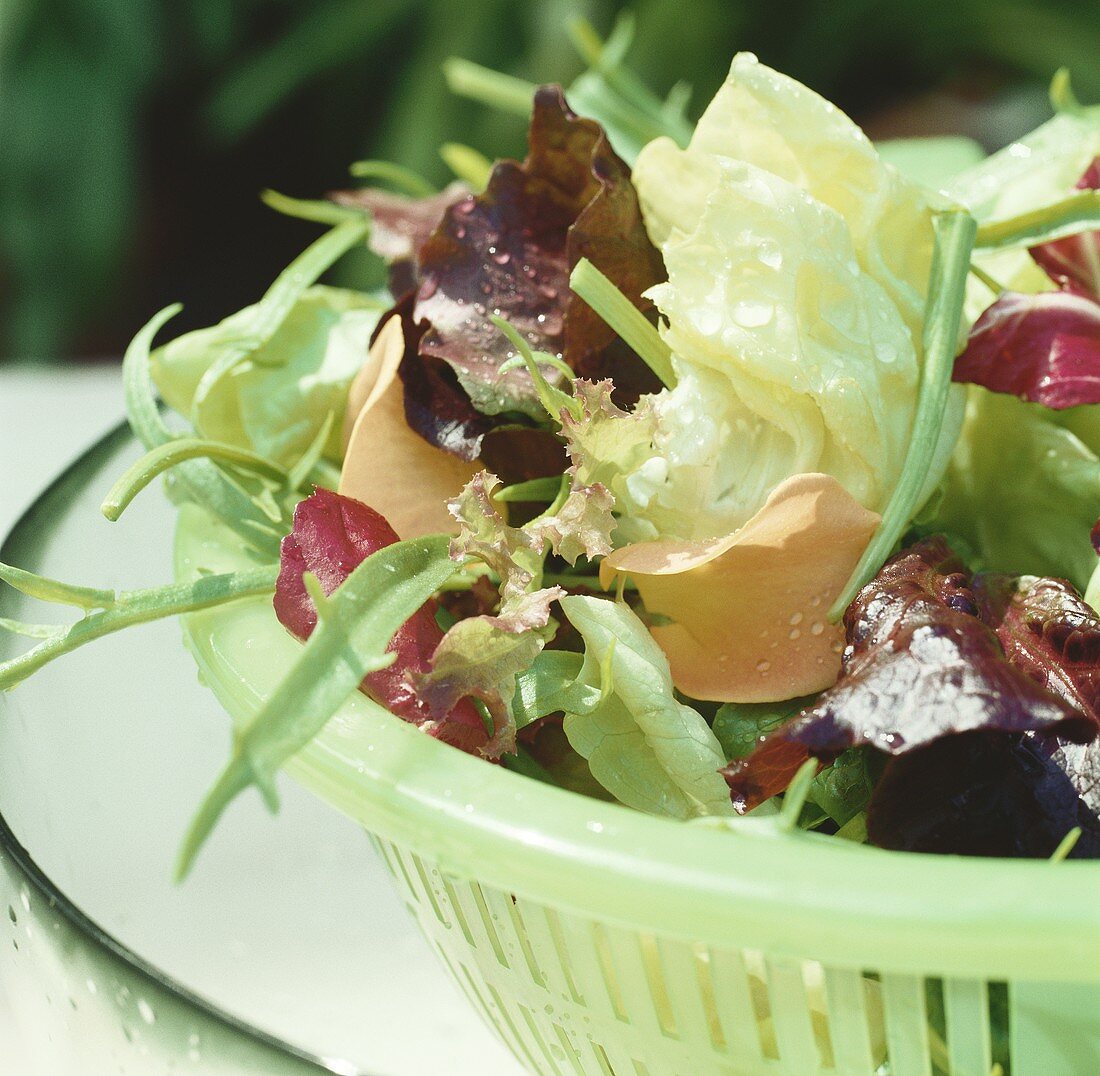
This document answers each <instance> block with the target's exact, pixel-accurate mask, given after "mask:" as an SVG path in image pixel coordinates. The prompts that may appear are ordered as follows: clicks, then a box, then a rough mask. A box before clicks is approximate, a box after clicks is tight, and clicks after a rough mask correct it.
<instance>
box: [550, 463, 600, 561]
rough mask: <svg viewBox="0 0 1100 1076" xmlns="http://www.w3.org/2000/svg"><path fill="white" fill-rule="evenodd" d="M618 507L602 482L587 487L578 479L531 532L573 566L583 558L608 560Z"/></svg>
mask: <svg viewBox="0 0 1100 1076" xmlns="http://www.w3.org/2000/svg"><path fill="white" fill-rule="evenodd" d="M614 504H615V498H614V497H612V496H611V493H610V492H609V491H608V489H607V487H606V486H601V485H600V484H599V483H598V482H597V483H595V484H593V485H590V486H586V485H582V484H580V483H579V482H577V480H576V479H575V478H574V479H573V481H572V483H571V485H570V487H569V491H568V493H567V494H566V496H565V497H563V498H560V499H559V502H556V503H555V504H553V505H551V507H550V509H549V510H548V512H546V513H544V514H543V515H541V516H539V517H538V519H536V520H533V521H532V523H531V525H530V528H529V529H530V530H531V532H532V533H533V534H536V535H538V536H539V537H541V538H543V539H545V540H546V541H547V542H548V543H549V544H550V548H551V549H552V550H553V551H554V552H555V553H556V554H557V555H558V556H559V557H561V558H562V559H563V560H565V561H567V562H568V563H569V564H576V563H577V561H578V560H579V559H580V558H581V557H586V558H588V559H589V560H592V559H593V558H595V557H606V556H607V555H608V554H609V553H610V552H611V531H612V528H613V527H614V526H615V520H614V518H613V517H612V515H611V509H612V507H613V506H614Z"/></svg>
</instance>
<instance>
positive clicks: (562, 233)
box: [414, 86, 664, 447]
mask: <svg viewBox="0 0 1100 1076" xmlns="http://www.w3.org/2000/svg"><path fill="white" fill-rule="evenodd" d="M529 141H530V152H529V154H528V156H527V159H526V160H525V161H524V162H523V163H522V164H520V163H517V162H515V161H500V162H498V163H497V164H496V166H495V167H494V168H493V172H492V175H491V176H490V179H489V184H488V187H487V188H486V190H485V192H484V194H481V195H469V196H467V197H465V198H463V199H461V200H460V201H459V202H457V203H456V204H455V205H453V206H451V207H450V209H448V210H447V212H446V213H445V214H444V217H443V220H442V222H441V223H440V225H439V227H438V228H437V230H436V231H435V232H434V233H433V234H432V236H431V237H430V238H429V239H428V240H427V242H426V243H425V244H424V245H423V246H422V248H421V251H420V274H421V283H420V288H419V291H418V293H417V301H416V306H415V310H414V317H415V319H416V320H417V321H418V322H419V321H426V322H428V324H429V328H428V329H427V331H426V333H425V335H424V337H423V339H422V340H421V343H420V354H421V356H423V357H425V358H434V359H442V360H444V361H445V362H447V363H448V364H449V365H450V366H451V367H452V368H453V369H454V371H455V372H456V373H457V375H458V378H459V381H460V383H461V384H462V387H463V388H464V389H465V390H466V391H467V392H468V393H469V394H470V397H471V398H472V400H473V401H474V403H475V404H476V405H477V407H478V408H479V409H480V410H482V411H485V412H488V413H493V414H495V413H500V412H507V411H514V412H520V413H526V414H528V415H530V416H531V417H533V418H536V419H541V418H542V417H544V413H543V410H542V406H541V404H540V403H539V401H538V397H537V394H536V393H535V390H534V385H533V383H532V381H531V379H530V376H529V375H528V373H527V371H526V370H525V369H514V370H511V371H509V372H506V373H504V374H501V373H500V372H499V367H500V366H501V364H502V363H503V362H504V361H505V360H506V359H508V358H511V357H512V354H513V348H512V346H511V344H510V343H509V342H508V341H507V339H506V338H505V337H504V336H503V335H502V334H501V333H500V331H499V330H498V329H497V328H496V326H494V325H493V324H492V322H491V321H490V320H489V317H490V315H493V314H497V315H499V316H502V317H504V318H506V319H507V320H508V321H509V322H511V324H512V325H513V326H515V328H516V329H517V330H518V331H519V332H521V333H522V334H523V335H524V336H525V338H526V339H527V340H529V341H530V343H531V346H532V347H533V348H535V349H536V350H541V351H548V352H550V353H551V354H557V355H562V356H564V358H565V360H566V362H567V363H569V364H570V365H572V366H574V367H575V368H582V367H583V368H584V369H585V370H589V369H592V368H594V367H596V366H598V364H599V361H600V356H601V355H602V353H603V352H604V350H605V349H607V348H608V347H609V345H611V344H612V341H613V338H614V334H613V333H612V332H611V330H610V329H608V328H607V326H606V325H604V323H603V322H602V321H601V320H600V319H599V318H598V317H596V315H595V314H594V313H593V312H592V311H591V310H590V309H589V308H588V307H587V306H586V305H585V304H584V303H583V302H581V301H580V300H579V299H578V298H576V297H575V296H574V295H573V294H572V292H571V291H570V289H569V272H570V270H571V269H572V267H573V266H574V265H575V264H576V263H577V261H578V260H579V259H580V258H581V257H582V256H586V255H587V256H590V257H592V259H593V260H594V262H595V264H596V265H597V266H598V267H599V268H600V269H601V270H603V272H604V273H605V274H607V275H608V276H609V277H610V278H611V279H612V280H613V281H614V282H615V283H616V284H617V285H618V286H619V287H620V289H621V290H622V291H623V292H624V294H626V295H627V296H629V297H630V298H631V299H632V300H633V301H634V302H635V303H636V304H637V305H638V306H639V308H647V307H648V305H649V304H648V303H646V302H645V301H644V300H642V298H641V293H642V291H644V290H645V289H646V288H648V287H649V286H650V285H651V284H653V283H656V282H657V281H658V280H660V279H662V278H663V276H664V271H663V264H662V262H661V258H660V255H659V254H658V252H657V251H656V249H655V248H654V247H653V245H652V244H651V243H650V242H649V239H648V236H647V235H646V232H645V228H644V226H643V223H642V218H641V213H640V210H639V207H638V201H637V196H636V195H635V192H634V188H633V186H632V185H631V183H630V173H629V169H628V168H627V166H626V165H625V164H624V163H623V162H622V161H621V160H620V159H619V158H618V157H617V156H616V155H615V153H614V152H613V151H612V149H611V147H610V144H609V143H608V141H607V138H606V136H605V135H604V133H603V130H602V128H601V127H600V126H599V124H597V123H596V122H595V121H593V120H588V119H581V118H579V117H577V116H576V115H574V113H573V112H572V111H570V109H569V107H568V106H567V105H566V103H565V99H564V97H563V96H562V93H561V90H560V89H559V88H558V87H555V86H545V87H542V88H541V89H540V90H539V91H538V93H537V94H536V97H535V107H534V114H533V116H532V120H531V130H530V138H529ZM618 361H620V362H621V361H622V356H621V355H620V356H619V359H618ZM635 364H636V366H638V367H642V364H641V360H638V359H635ZM640 380H644V379H640ZM444 447H445V446H444Z"/></svg>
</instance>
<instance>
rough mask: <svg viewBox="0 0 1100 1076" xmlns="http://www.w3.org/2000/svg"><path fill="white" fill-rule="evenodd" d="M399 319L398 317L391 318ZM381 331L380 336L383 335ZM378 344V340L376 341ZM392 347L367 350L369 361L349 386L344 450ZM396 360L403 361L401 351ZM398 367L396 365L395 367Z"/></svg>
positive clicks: (385, 327)
mask: <svg viewBox="0 0 1100 1076" xmlns="http://www.w3.org/2000/svg"><path fill="white" fill-rule="evenodd" d="M391 320H398V319H391ZM386 329H387V326H383V329H382V332H385V331H386ZM381 335H382V334H381V333H379V337H381ZM375 343H376V344H377V341H375ZM389 353H390V349H387V348H383V347H377V346H375V347H372V348H371V349H370V351H369V352H367V361H366V362H365V363H363V365H362V366H361V367H360V368H359V373H357V374H356V375H355V378H354V379H353V380H352V383H351V385H350V386H349V387H348V405H347V407H346V408H345V409H344V427H343V429H344V452H345V454H346V453H347V450H348V445H349V444H350V443H351V435H352V433H353V432H354V430H355V422H356V420H357V419H358V418H359V416H360V415H361V414H362V413H363V408H364V407H366V406H367V402H368V401H369V400H370V399H371V392H372V391H373V390H374V386H375V385H376V384H377V383H378V375H379V374H380V373H381V370H382V360H383V358H384V357H386V356H388V355H389ZM395 361H396V362H397V363H400V362H401V355H400V353H398V354H396V356H395ZM395 368H396V367H395Z"/></svg>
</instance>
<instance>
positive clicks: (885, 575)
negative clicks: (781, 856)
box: [724, 538, 1097, 811]
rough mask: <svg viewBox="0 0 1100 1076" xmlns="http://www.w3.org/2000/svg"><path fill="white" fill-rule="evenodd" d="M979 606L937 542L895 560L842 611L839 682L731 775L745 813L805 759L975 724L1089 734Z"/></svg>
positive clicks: (897, 747)
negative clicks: (1016, 659) (1023, 664)
mask: <svg viewBox="0 0 1100 1076" xmlns="http://www.w3.org/2000/svg"><path fill="white" fill-rule="evenodd" d="M978 612H979V607H978V602H977V599H976V597H975V595H974V592H973V591H972V589H971V587H970V580H969V577H968V576H967V574H966V572H965V570H964V567H963V565H962V562H961V561H959V559H958V558H957V557H956V556H955V554H954V553H953V552H952V551H951V549H950V548H949V547H948V545H947V543H946V542H945V541H944V540H943V539H942V538H931V539H926V540H924V541H922V542H920V543H918V544H917V545H915V546H913V547H911V548H910V549H908V550H906V551H904V552H903V553H901V554H899V555H898V556H897V557H895V558H894V559H893V560H891V561H890V562H888V563H887V564H886V566H885V567H884V568H883V569H882V570H881V571H880V572H879V574H878V575H877V576H876V577H875V578H874V579H873V580H872V581H871V582H870V583H869V584H868V585H867V586H866V587H864V588H863V590H862V591H860V593H859V595H858V596H857V597H856V599H855V601H854V602H852V604H851V605H850V606H849V608H848V611H847V613H846V614H845V618H844V624H845V629H846V632H847V638H848V646H847V648H846V649H845V652H844V659H843V666H842V671H841V676H840V679H839V680H838V681H837V683H836V685H835V686H834V687H832V688H830V689H829V690H827V691H825V692H823V693H822V694H821V695H820V696H819V697H818V700H817V702H816V703H815V705H814V706H812V707H809V708H807V709H806V710H804V711H803V712H802V713H801V714H800V715H799V716H798V717H797V718H795V719H794V721H792V722H791V723H790V724H788V725H786V726H784V727H783V728H782V729H780V730H778V731H777V732H774V733H771V734H769V735H767V736H764V737H762V738H761V740H760V742H759V745H758V747H757V749H756V751H755V752H754V753H753V754H752V755H750V756H749V757H748V758H746V759H742V760H738V761H735V762H732V763H731V764H730V765H729V766H728V767H727V768H726V770H725V771H724V774H725V777H726V780H727V782H728V783H729V785H730V789H731V793H732V798H733V801H734V803H735V805H737V806H738V809H739V810H742V811H744V810H749V809H751V808H752V807H754V806H756V805H757V804H758V803H760V802H761V801H762V799H764V798H766V795H765V794H766V793H770V794H774V792H775V791H776V790H778V789H779V788H780V787H785V786H786V783H788V782H789V781H790V779H791V777H793V776H794V773H795V772H796V771H797V769H798V766H799V765H800V764H801V762H802V761H803V760H804V759H805V758H806V757H808V756H813V757H817V758H821V759H823V760H826V761H827V760H830V759H832V758H834V757H835V756H837V755H838V754H839V753H840V752H841V751H843V750H845V749H846V748H849V747H857V746H863V745H867V746H870V747H874V748H876V749H877V750H879V751H881V752H883V753H885V754H887V755H890V756H900V755H904V754H907V753H909V752H915V751H918V750H920V749H922V748H925V747H927V746H928V745H929V744H932V743H935V742H936V741H938V740H940V739H943V738H944V737H951V736H957V735H958V734H960V733H966V732H973V731H979V730H987V731H988V730H992V731H996V732H998V733H1004V734H1018V733H1024V732H1041V733H1044V734H1048V735H1052V734H1058V735H1061V736H1063V737H1065V738H1066V739H1069V740H1074V741H1082V742H1085V741H1088V740H1090V739H1092V738H1093V737H1094V736H1095V734H1096V731H1097V729H1096V725H1095V723H1094V722H1093V721H1092V720H1091V718H1089V717H1088V716H1087V715H1085V714H1084V713H1082V712H1081V711H1080V710H1078V709H1077V708H1076V707H1075V706H1073V705H1072V704H1071V703H1069V702H1067V701H1066V700H1065V699H1063V698H1061V697H1059V696H1057V695H1055V694H1053V693H1052V692H1051V691H1049V690H1047V689H1046V688H1045V687H1043V686H1041V685H1040V684H1039V683H1037V682H1036V681H1035V680H1034V679H1032V678H1031V676H1029V675H1028V674H1027V673H1025V672H1024V671H1023V670H1021V669H1019V668H1016V667H1015V666H1014V665H1012V664H1010V663H1009V661H1008V660H1007V659H1006V658H1005V654H1004V651H1003V649H1002V646H1001V643H1000V641H999V639H998V637H997V635H996V634H995V633H994V631H993V630H992V629H991V628H990V627H989V626H987V625H986V624H984V623H983V622H982V621H981V620H980V619H979V618H978ZM777 744H784V745H787V746H785V747H783V748H782V749H781V748H780V747H778V746H776V745H777ZM799 750H801V751H802V752H803V753H802V754H799ZM757 767H760V768H761V769H762V771H763V773H764V777H763V778H760V777H757V776H756V774H755V771H756V769H757Z"/></svg>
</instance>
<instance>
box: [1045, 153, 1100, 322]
mask: <svg viewBox="0 0 1100 1076" xmlns="http://www.w3.org/2000/svg"><path fill="white" fill-rule="evenodd" d="M1098 187H1100V158H1097V159H1096V160H1095V161H1093V162H1092V164H1090V165H1089V167H1088V169H1087V170H1086V171H1085V174H1084V175H1083V176H1082V177H1081V178H1080V179H1079V180H1078V181H1077V189H1078V190H1084V191H1088V190H1096V189H1097V188H1098ZM1028 253H1029V254H1030V255H1031V256H1032V257H1033V258H1034V259H1035V261H1036V262H1037V263H1038V264H1039V267H1040V268H1041V269H1042V270H1043V272H1044V273H1046V275H1047V276H1049V277H1050V279H1051V280H1053V281H1054V283H1055V284H1057V285H1058V287H1059V288H1060V289H1061V290H1062V291H1067V292H1071V293H1072V294H1074V295H1083V296H1085V297H1086V298H1089V299H1094V300H1096V301H1098V302H1100V231H1097V230H1093V231H1088V232H1079V233H1078V234H1077V235H1069V236H1066V238H1065V239H1055V240H1052V241H1051V242H1049V243H1043V244H1041V245H1040V246H1037V247H1032V248H1031V249H1030V250H1029V251H1028Z"/></svg>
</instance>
